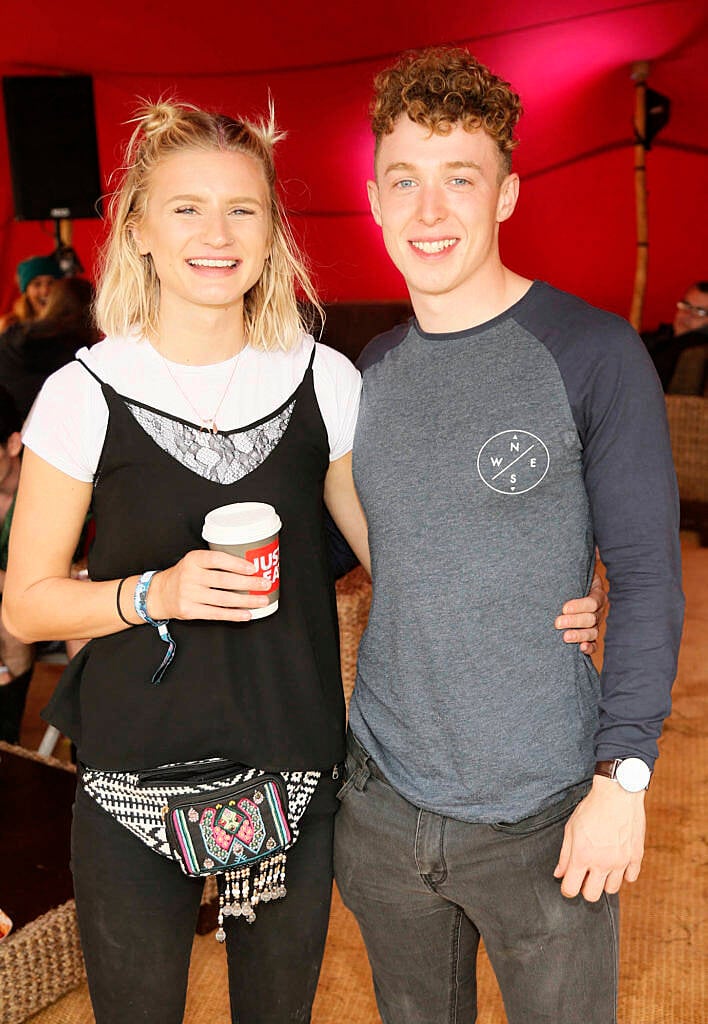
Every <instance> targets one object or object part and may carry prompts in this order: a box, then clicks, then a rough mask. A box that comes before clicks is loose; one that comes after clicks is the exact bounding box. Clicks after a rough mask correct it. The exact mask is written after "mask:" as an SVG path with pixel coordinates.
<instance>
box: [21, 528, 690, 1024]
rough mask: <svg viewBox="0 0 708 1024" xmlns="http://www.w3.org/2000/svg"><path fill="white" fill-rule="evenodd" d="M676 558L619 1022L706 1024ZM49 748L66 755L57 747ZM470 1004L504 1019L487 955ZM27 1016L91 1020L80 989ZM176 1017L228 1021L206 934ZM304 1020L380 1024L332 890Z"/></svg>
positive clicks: (45, 676)
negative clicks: (670, 662) (663, 699)
mask: <svg viewBox="0 0 708 1024" xmlns="http://www.w3.org/2000/svg"><path fill="white" fill-rule="evenodd" d="M683 551H684V586H685V591H686V596H687V612H686V627H685V631H684V643H683V646H682V652H681V658H680V664H679V675H678V679H677V683H676V686H675V688H674V709H673V712H672V715H671V718H670V720H669V722H668V723H667V726H666V729H665V733H664V737H663V739H662V741H661V757H660V759H659V762H658V765H657V770H656V773H655V779H654V781H653V783H652V788H651V790H650V793H649V795H648V801H647V804H648V814H649V836H648V845H647V855H646V858H645V864H644V868H643V870H642V875H641V877H640V879H639V881H638V882H637V883H636V885H635V886H633V887H631V888H628V889H627V890H626V892H625V893H624V895H623V899H622V918H623V920H622V929H623V946H622V967H621V988H620V1017H619V1020H620V1022H621V1024H706V1022H708V988H707V985H708V871H707V870H706V867H707V864H708V854H707V851H708V826H707V822H708V813H707V812H708V749H707V746H706V739H707V737H708V686H707V685H706V684H708V548H699V547H698V546H697V541H696V538H695V537H694V536H693V535H685V536H684V538H683ZM345 599H346V596H345ZM344 643H345V644H349V647H348V648H347V650H346V653H345V656H344V660H345V661H346V662H347V663H348V671H349V672H350V671H351V659H352V656H353V655H352V650H353V644H352V641H351V638H349V639H347V637H344ZM56 675H57V670H56V669H55V668H53V667H51V666H49V667H44V666H43V667H41V668H40V670H39V671H38V673H37V678H36V679H35V680H34V681H33V684H32V688H31V692H30V701H29V707H28V711H27V715H26V720H25V728H24V730H23V735H22V741H23V743H24V744H25V745H26V746H28V747H30V748H33V749H36V747H37V745H38V743H39V740H40V739H41V735H42V731H43V726H42V725H41V723H40V721H39V717H38V709H39V708H40V707H41V706H42V704H43V703H44V702H45V700H46V697H47V694H48V692H49V691H50V690H51V687H52V685H53V684H54V681H55V679H56ZM57 753H58V754H59V756H63V757H65V756H67V747H66V744H65V743H63V744H62V745H61V746H60V748H59V750H58V751H57ZM479 1002H480V1013H479V1017H478V1024H504V1022H505V1021H506V1016H505V1014H504V1011H503V1007H502V1003H501V998H500V996H499V993H498V990H497V988H496V984H495V982H494V978H493V975H492V973H491V971H490V969H489V966H488V963H487V961H486V958H485V957H484V956H482V957H481V958H480V993H479ZM32 1020H33V1021H34V1022H35V1024H91V1022H92V1021H93V1015H92V1013H91V1009H90V1004H89V1001H88V996H87V992H86V988H85V986H82V987H81V988H79V989H76V990H75V991H74V992H71V993H69V994H68V995H67V996H65V997H64V998H63V999H61V1000H59V1002H57V1003H55V1004H54V1005H53V1006H52V1007H49V1008H48V1009H46V1010H44V1011H43V1012H42V1013H40V1014H38V1015H37V1016H35V1017H34V1018H32ZM185 1021H186V1024H229V1014H228V1003H227V997H226V977H225V969H224V953H223V949H222V948H221V947H219V946H218V945H217V943H216V942H215V941H214V938H213V936H211V935H208V936H203V937H198V938H196V939H195V944H194V951H193V957H192V969H191V973H190V986H189V995H188V1006H187V1012H186V1016H185ZM313 1022H314V1024H378V1022H379V1017H378V1014H377V1012H376V1005H375V1001H374V997H373V990H372V985H371V978H370V973H369V969H368V964H367V961H366V954H365V952H364V949H363V945H362V942H361V938H360V936H359V932H358V929H357V927H356V924H355V922H354V921H353V919H352V918H351V916H350V915H349V913H348V912H347V911H346V910H345V909H344V907H343V906H342V904H341V902H340V900H339V898H338V896H337V894H336V893H335V899H334V904H333V910H332V918H331V923H330V931H329V936H328V941H327V951H326V955H325V962H324V965H323V970H322V976H321V981H320V987H319V990H318V995H317V1001H316V1004H315V1011H314V1016H313ZM440 1024H444V1022H442V1021H441V1022H440ZM554 1024H563V1022H562V1021H558V1022H554Z"/></svg>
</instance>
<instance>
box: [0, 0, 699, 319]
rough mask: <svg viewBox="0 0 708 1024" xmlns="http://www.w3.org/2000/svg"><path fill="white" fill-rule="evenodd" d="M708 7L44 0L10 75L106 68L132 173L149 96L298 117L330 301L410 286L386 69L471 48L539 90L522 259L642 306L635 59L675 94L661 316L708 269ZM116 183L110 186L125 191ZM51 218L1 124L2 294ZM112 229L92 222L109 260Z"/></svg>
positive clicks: (284, 173) (311, 242) (518, 254)
mask: <svg viewBox="0 0 708 1024" xmlns="http://www.w3.org/2000/svg"><path fill="white" fill-rule="evenodd" d="M705 24H706V13H705V4H704V3H703V2H701V0H656V2H651V0H650V2H644V3H630V4H622V3H619V2H617V0H600V2H595V3H590V2H586V0H563V2H561V0H540V2H538V3H536V4H535V5H533V6H531V5H529V4H528V3H527V2H523V3H522V2H521V0H507V2H506V3H504V4H497V3H480V4H477V5H475V6H472V5H467V4H460V5H458V6H457V7H456V8H453V6H452V5H445V6H444V7H439V6H438V5H433V4H431V3H430V2H429V0H427V2H425V3H422V2H421V3H415V2H413V0H405V2H404V0H394V2H389V3H383V2H381V0H379V2H376V3H374V2H371V0H361V2H359V3H357V4H352V5H346V6H345V5H331V6H327V7H326V8H324V9H323V8H321V7H320V6H319V5H318V6H317V7H316V5H314V4H302V3H301V4H299V5H294V4H292V3H286V2H285V0H271V2H270V3H269V4H268V5H262V7H259V6H257V5H253V6H249V7H248V8H246V9H245V10H244V9H243V8H239V7H238V6H234V5H233V4H232V3H225V2H224V0H212V3H211V4H210V5H208V7H206V8H198V7H197V6H196V5H194V4H187V3H185V2H184V0H173V2H172V4H171V5H169V6H168V5H164V4H162V3H156V2H154V0H146V2H144V3H141V4H137V3H133V2H131V0H127V2H125V3H122V4H117V3H114V2H104V3H103V4H101V5H98V4H96V3H95V0H74V2H72V3H71V4H69V5H66V4H65V5H61V4H56V3H50V2H49V0H29V2H27V3H25V4H23V5H22V6H20V5H19V4H17V5H12V7H11V9H10V11H8V12H7V13H6V14H5V17H4V25H3V29H4V32H3V39H2V41H1V42H0V73H2V74H48V73H61V72H71V73H85V74H91V75H93V76H94V87H95V98H96V111H97V126H98V137H99V150H100V158H101V168H102V172H103V174H104V176H106V177H107V176H108V174H109V173H110V171H111V170H112V169H113V168H114V167H115V166H116V164H117V162H118V159H119V155H120V146H121V143H122V142H123V141H124V140H125V138H126V134H127V131H128V129H126V127H125V126H124V124H123V122H125V121H126V119H127V118H128V117H129V116H130V114H131V112H132V111H133V110H134V108H135V106H136V97H137V96H149V97H156V96H158V95H160V94H161V93H171V94H173V95H177V96H179V97H180V98H182V99H184V100H188V101H190V102H194V103H197V104H202V105H204V106H207V107H210V108H211V109H221V110H225V111H227V112H229V113H241V114H253V113H260V112H263V110H264V109H265V108H266V105H267V101H268V95H269V93H270V94H271V95H272V96H273V98H274V101H275V105H276V112H277V117H278V120H279V123H280V124H281V125H282V126H283V127H285V128H287V130H288V133H289V134H288V138H287V140H286V141H285V142H284V143H283V144H282V147H281V152H280V158H279V167H280V175H281V180H282V185H283V189H284V192H285V196H286V202H287V205H288V208H289V209H290V211H291V214H292V219H293V223H294V227H295V229H296V231H297V232H298V234H299V235H300V237H301V239H302V240H303V242H304V244H305V246H306V248H307V250H308V252H309V254H310V257H311V260H312V262H313V264H314V269H315V273H316V277H317V279H318V282H319V285H320V288H321V290H322V292H323V295H324V297H325V298H326V299H328V300H336V299H341V300H359V299H361V300H374V299H389V298H399V297H402V296H403V295H404V294H405V289H404V287H403V285H402V283H401V281H400V280H399V278H398V276H397V274H396V272H395V271H394V270H393V269H392V268H391V267H390V266H389V264H388V261H387V259H386V256H385V253H384V251H383V247H382V245H381V243H380V240H379V238H378V231H377V229H376V228H375V226H374V225H373V223H372V222H371V219H370V216H369V213H368V208H367V203H366V194H365V187H364V182H365V180H366V178H367V176H369V174H370V168H371V152H372V146H371V138H370V132H369V130H368V126H367V121H366V108H367V103H368V98H369V91H370V83H371V79H372V76H373V74H374V73H375V72H376V71H377V70H378V69H379V68H380V67H381V66H383V65H384V64H385V63H387V61H388V60H389V58H390V57H391V56H393V55H394V54H396V53H397V52H399V51H400V50H402V49H404V48H407V47H415V46H423V45H430V44H435V43H445V42H456V43H457V42H459V43H464V44H466V45H468V46H469V48H470V49H471V50H472V52H474V53H475V54H476V55H477V56H478V57H480V58H481V59H482V60H484V61H485V62H486V63H488V64H489V65H490V66H491V67H492V68H493V70H494V71H496V72H497V73H499V74H501V75H503V76H505V77H506V78H508V79H509V80H510V81H511V82H512V83H513V84H514V86H515V87H516V88H517V90H518V91H519V92H520V94H521V96H522V100H523V103H524V108H525V115H524V118H523V119H522V122H521V125H520V129H519V136H520V139H521V144H520V146H519V149H518V150H517V156H516V158H515V159H516V167H517V169H518V170H519V172H520V174H521V176H522V198H521V203H520V206H519V208H518V210H517V212H516V214H515V215H514V218H513V220H512V222H511V223H510V224H509V225H507V226H505V228H504V229H503V235H502V239H503V242H502V245H503V253H504V256H505V259H506V262H507V263H509V265H511V266H512V267H513V268H514V269H516V270H518V271H519V272H521V273H525V274H530V275H533V276H537V277H543V278H545V279H547V280H550V281H551V282H552V283H554V284H557V285H559V286H560V287H564V288H568V289H570V290H572V291H575V292H577V293H578V294H581V295H583V296H584V297H586V298H588V299H589V300H591V301H593V302H596V303H598V304H600V305H603V306H605V307H607V308H610V309H613V310H616V311H617V312H620V313H623V314H625V315H626V313H627V311H628V308H629V302H630V297H631V292H632V281H633V272H634V251H635V250H634V237H635V233H634V194H633V173H632V168H633V152H632V148H631V136H632V126H631V120H632V112H633V106H634V95H633V86H632V82H631V80H630V70H631V65H632V63H633V62H634V61H637V60H648V61H650V66H651V72H650V77H649V84H650V85H651V86H652V87H653V88H654V89H657V90H658V91H660V92H664V93H666V94H667V95H668V96H670V98H671V100H672V116H671V122H670V124H669V125H668V127H667V128H665V129H664V131H663V132H662V133H661V135H660V137H659V139H658V140H657V143H656V144H655V147H654V148H653V149H652V151H651V152H650V153H649V155H648V161H649V173H648V177H649V186H650V204H649V214H650V232H651V256H650V278H649V293H648V299H647V306H646V315H645V322H646V323H647V324H653V323H655V322H656V321H657V320H658V319H659V318H664V319H666V318H670V317H671V313H672V305H673V300H674V299H675V298H676V297H678V296H680V294H681V292H682V289H683V288H684V287H685V285H686V284H687V283H689V282H690V281H691V280H692V279H694V278H697V277H702V278H705V277H708V265H707V261H706V256H705V249H704V242H703V237H704V235H705V223H706V207H707V203H706V199H707V196H708V189H707V188H706V160H705V157H706V153H707V152H708V148H707V147H706V140H705V137H704V135H703V134H702V133H700V131H699V125H703V123H704V122H705V106H706V88H705V81H706V68H707V67H708V37H707V34H706V32H705ZM107 188H108V186H107ZM50 235H51V226H50V225H37V224H28V223H15V222H13V209H12V198H11V192H10V177H9V164H8V157H7V152H6V142H5V135H4V132H1V133H0V299H1V300H2V302H1V303H0V305H2V307H3V308H4V307H5V306H6V305H7V303H8V301H9V299H10V296H11V279H12V272H13V268H14V265H15V263H16V262H17V260H18V259H20V258H22V257H24V256H26V255H29V254H31V253H36V252H46V251H49V249H51V248H52V241H51V237H50ZM100 236H101V227H100V224H99V223H98V222H96V221H81V222H77V223H76V225H75V230H74V241H75V245H76V247H77V249H78V251H79V254H80V256H81V257H82V259H83V260H84V262H85V263H86V264H87V265H88V266H89V267H90V266H91V265H92V264H93V259H94V256H95V246H96V243H97V241H98V240H99V239H100Z"/></svg>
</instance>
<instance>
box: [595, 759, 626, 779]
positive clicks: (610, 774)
mask: <svg viewBox="0 0 708 1024" xmlns="http://www.w3.org/2000/svg"><path fill="white" fill-rule="evenodd" d="M620 761H621V758H619V757H616V758H614V760H612V761H596V762H595V774H596V775H605V776H606V777H607V778H608V779H614V777H615V772H616V771H617V765H618V764H619V763H620Z"/></svg>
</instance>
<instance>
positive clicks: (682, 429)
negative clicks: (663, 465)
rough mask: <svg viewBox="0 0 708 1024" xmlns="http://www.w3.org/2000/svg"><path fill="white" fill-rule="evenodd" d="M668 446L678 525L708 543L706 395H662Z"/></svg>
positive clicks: (707, 402) (707, 405) (707, 404)
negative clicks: (676, 488)
mask: <svg viewBox="0 0 708 1024" xmlns="http://www.w3.org/2000/svg"><path fill="white" fill-rule="evenodd" d="M666 412H667V415H668V418H669V430H670V432H671V447H672V449H673V454H674V465H675V466H676V476H677V477H678V485H679V494H680V496H681V525H682V526H683V527H684V528H686V529H693V530H698V532H699V534H700V540H701V544H702V545H704V546H705V545H708V398H701V397H700V396H694V395H666Z"/></svg>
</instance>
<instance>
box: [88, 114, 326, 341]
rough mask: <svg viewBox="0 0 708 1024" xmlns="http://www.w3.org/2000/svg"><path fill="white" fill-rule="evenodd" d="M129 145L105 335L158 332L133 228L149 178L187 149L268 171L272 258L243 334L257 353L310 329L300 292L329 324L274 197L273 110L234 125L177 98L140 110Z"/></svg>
mask: <svg viewBox="0 0 708 1024" xmlns="http://www.w3.org/2000/svg"><path fill="white" fill-rule="evenodd" d="M136 121H137V127H136V128H135V131H134V132H133V134H132V136H131V138H130V141H129V143H128V146H127V149H126V155H125V161H124V167H123V179H122V181H121V183H120V185H119V187H118V188H117V190H116V191H115V192H114V193H113V196H112V198H111V201H110V203H109V208H108V217H109V223H110V229H109V235H108V239H107V241H106V244H105V246H104V250H103V253H102V259H101V273H100V278H99V285H98V291H97V297H96V319H97V321H98V324H99V327H100V328H101V330H103V331H104V332H105V333H106V334H107V335H109V336H110V335H115V334H127V333H129V332H130V331H135V330H136V329H137V330H139V331H141V332H142V333H144V334H153V335H154V334H156V333H157V329H158V317H159V307H160V281H159V279H158V277H157V274H156V272H155V267H154V264H153V261H152V257H151V256H150V255H147V256H141V255H140V253H139V252H138V247H137V244H136V241H135V238H134V237H133V229H134V228H135V227H136V226H137V225H138V224H139V223H140V221H141V220H142V218H143V217H144V215H145V211H146V206H147V197H148V190H149V187H150V176H151V174H152V172H153V171H154V170H155V168H156V167H157V166H158V165H159V164H160V163H161V161H163V160H165V159H167V157H170V156H173V155H174V154H176V153H183V152H185V151H189V150H196V151H200V152H212V151H216V152H228V153H244V154H245V155H247V156H250V157H252V158H253V159H254V160H256V161H257V163H258V164H259V165H260V167H261V168H262V170H263V175H264V177H265V180H266V182H267V185H268V191H269V193H270V234H271V237H270V252H269V255H268V257H267V259H266V261H265V265H264V267H263V273H262V274H261V277H260V278H259V280H258V281H257V282H256V284H254V285H253V287H252V288H250V289H249V291H248V292H247V293H246V295H245V296H244V307H243V308H244V328H245V333H246V340H247V342H248V343H249V344H250V345H252V346H253V347H254V348H262V349H276V348H280V349H284V350H287V349H290V348H292V347H294V346H295V345H297V344H298V342H299V340H300V338H301V335H302V332H303V331H305V330H307V329H308V327H309V324H307V323H305V322H304V312H303V309H302V307H301V306H300V304H299V303H298V291H299V292H300V293H301V294H302V296H304V298H305V299H306V300H308V301H309V303H310V304H311V306H310V308H311V309H312V310H313V312H314V310H316V311H317V313H318V314H319V316H320V317H321V318H322V319H323V318H324V314H323V312H322V307H321V306H320V304H319V302H318V299H317V295H316V293H315V289H314V286H313V284H312V280H311V278H310V274H309V272H308V269H307V267H306V265H305V261H304V258H303V256H302V255H301V253H300V252H299V250H298V247H297V244H296V242H295V240H294V238H293V235H292V232H291V230H290V226H289V224H288V222H287V219H286V217H285V214H284V211H283V209H282V206H281V203H280V200H279V198H278V195H277V192H276V174H275V164H274V161H273V149H274V146H275V143H276V142H278V141H279V140H280V139H281V138H283V133H282V132H279V131H278V130H277V129H276V126H275V120H274V116H273V109H272V107H271V110H270V112H269V117H268V119H267V120H263V121H260V122H252V121H245V120H244V121H235V120H233V119H232V118H230V117H226V116H224V115H222V114H210V113H207V112H206V111H204V110H199V109H198V108H196V107H192V106H188V105H186V104H181V103H176V102H174V101H172V100H166V101H165V100H160V101H159V102H157V103H154V104H149V105H147V106H145V107H144V108H143V109H141V110H140V111H138V114H137V117H136Z"/></svg>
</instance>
